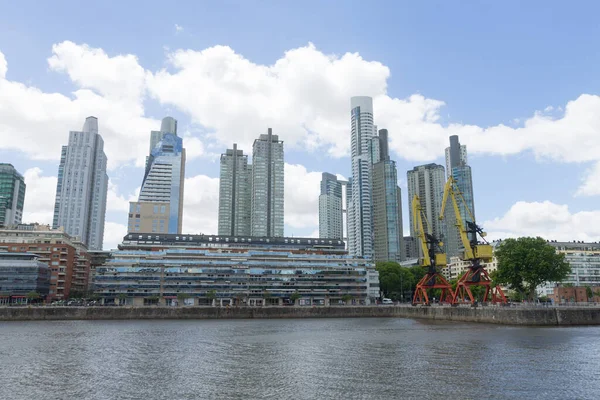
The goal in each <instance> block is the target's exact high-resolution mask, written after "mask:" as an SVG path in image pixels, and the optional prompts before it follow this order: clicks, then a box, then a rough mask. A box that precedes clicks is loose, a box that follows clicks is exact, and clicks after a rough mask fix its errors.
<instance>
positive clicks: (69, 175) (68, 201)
mask: <svg viewBox="0 0 600 400" xmlns="http://www.w3.org/2000/svg"><path fill="white" fill-rule="evenodd" d="M107 191H108V175H107V174H106V154H105V153H104V140H102V136H100V134H99V133H98V119H97V118H96V117H88V118H86V120H85V124H84V125H83V129H82V130H81V132H77V131H71V132H69V144H68V145H67V146H63V147H62V151H61V158H60V164H59V167H58V183H57V185H56V201H55V205H54V219H53V223H52V226H53V227H54V228H55V229H56V228H59V227H63V228H64V230H65V232H66V233H68V234H69V235H71V236H77V237H79V238H81V241H82V242H83V243H84V244H85V245H86V246H88V247H89V248H90V249H94V250H102V244H103V240H104V218H105V216H106V195H107Z"/></svg>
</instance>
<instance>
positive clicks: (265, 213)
mask: <svg viewBox="0 0 600 400" xmlns="http://www.w3.org/2000/svg"><path fill="white" fill-rule="evenodd" d="M283 174H284V162H283V141H281V140H279V137H278V136H277V135H273V132H272V130H271V128H269V130H268V133H267V134H266V135H260V136H259V138H258V139H256V140H255V141H254V145H253V146H252V183H251V187H252V198H251V211H250V234H251V235H252V236H256V237H259V236H263V237H282V236H283V212H284V203H283V194H284V175H283Z"/></svg>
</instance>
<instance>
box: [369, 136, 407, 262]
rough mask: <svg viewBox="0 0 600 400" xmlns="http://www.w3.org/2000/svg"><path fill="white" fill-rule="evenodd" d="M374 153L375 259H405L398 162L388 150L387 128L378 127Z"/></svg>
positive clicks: (397, 260)
mask: <svg viewBox="0 0 600 400" xmlns="http://www.w3.org/2000/svg"><path fill="white" fill-rule="evenodd" d="M373 143H378V144H377V145H373V146H372V148H377V151H376V152H373V153H372V155H373V157H374V158H373V167H372V168H373V181H372V184H373V189H372V193H373V195H372V199H373V237H374V258H375V261H396V262H400V261H403V260H404V252H405V250H404V235H403V232H402V229H403V227H402V193H401V191H400V187H398V171H397V169H396V162H395V161H393V160H390V156H389V153H388V131H387V129H381V130H379V136H376V137H375V138H374V140H373Z"/></svg>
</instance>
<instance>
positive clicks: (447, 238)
mask: <svg viewBox="0 0 600 400" xmlns="http://www.w3.org/2000/svg"><path fill="white" fill-rule="evenodd" d="M446 175H447V177H448V178H449V177H450V176H452V177H453V178H454V181H455V182H456V188H457V189H458V190H459V191H460V193H461V198H459V199H457V200H458V207H459V210H460V216H461V218H462V221H463V224H465V226H466V224H467V222H468V221H469V222H475V201H474V196H473V178H472V176H471V167H470V166H469V165H468V164H467V147H466V146H465V145H461V144H460V142H459V141H458V136H456V135H453V136H450V147H448V148H446ZM463 200H464V202H463ZM445 214H446V215H445V216H444V226H443V229H444V231H445V234H444V243H445V250H446V254H447V255H448V257H449V258H450V257H458V256H460V255H461V254H463V252H464V247H463V244H462V240H461V238H460V232H459V230H458V228H457V227H456V215H455V214H454V208H453V207H452V205H451V204H447V205H446V211H445ZM470 239H471V240H473V239H475V238H473V237H472V235H471V237H470Z"/></svg>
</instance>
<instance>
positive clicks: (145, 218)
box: [128, 117, 185, 233]
mask: <svg viewBox="0 0 600 400" xmlns="http://www.w3.org/2000/svg"><path fill="white" fill-rule="evenodd" d="M150 149H151V150H150V156H149V157H148V158H147V161H146V171H145V173H144V179H143V181H142V188H141V190H140V195H139V198H138V201H137V202H131V203H130V206H129V208H130V210H129V220H128V231H129V232H144V233H181V229H182V224H183V190H184V182H185V149H184V148H183V141H182V139H181V138H180V137H179V136H177V121H176V120H175V119H173V118H171V117H166V118H164V119H163V121H162V124H161V130H160V132H157V131H152V132H151V135H150Z"/></svg>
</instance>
